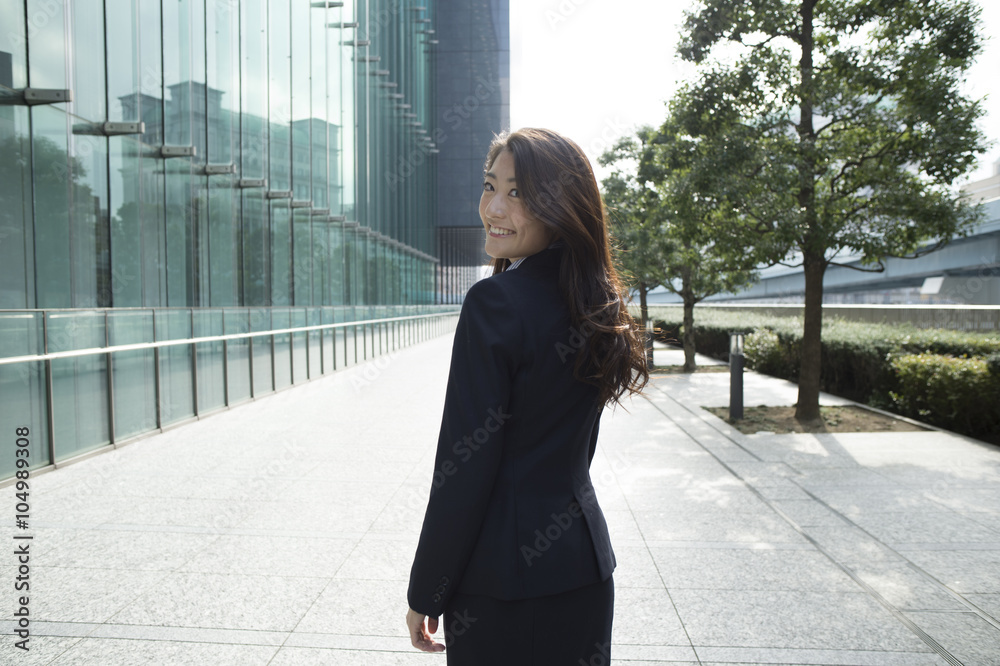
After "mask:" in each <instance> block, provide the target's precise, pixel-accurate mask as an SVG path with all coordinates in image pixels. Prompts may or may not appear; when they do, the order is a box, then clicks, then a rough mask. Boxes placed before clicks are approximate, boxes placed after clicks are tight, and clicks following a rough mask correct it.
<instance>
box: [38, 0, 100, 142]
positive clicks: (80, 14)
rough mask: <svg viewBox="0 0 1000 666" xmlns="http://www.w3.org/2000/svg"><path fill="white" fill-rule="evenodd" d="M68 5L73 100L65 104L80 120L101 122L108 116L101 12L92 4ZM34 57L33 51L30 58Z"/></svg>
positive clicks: (78, 3)
mask: <svg viewBox="0 0 1000 666" xmlns="http://www.w3.org/2000/svg"><path fill="white" fill-rule="evenodd" d="M67 4H68V5H69V8H70V12H71V17H70V18H71V20H72V38H71V39H70V44H72V48H73V55H72V58H71V66H72V70H71V72H70V76H71V77H72V81H71V85H70V88H72V90H73V101H72V102H71V103H70V104H69V105H68V106H69V109H70V112H71V113H72V114H74V115H75V116H76V117H77V119H79V120H86V121H90V122H104V120H106V119H107V117H108V113H107V108H106V103H107V90H106V89H105V81H104V12H102V11H100V8H99V7H98V8H97V11H95V7H94V6H93V3H86V2H77V3H72V4H70V3H67ZM46 46H48V45H46ZM35 57H36V56H35V51H34V50H32V53H31V58H32V60H34V59H35Z"/></svg>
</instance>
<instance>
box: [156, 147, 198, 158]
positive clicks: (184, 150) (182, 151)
mask: <svg viewBox="0 0 1000 666" xmlns="http://www.w3.org/2000/svg"><path fill="white" fill-rule="evenodd" d="M197 155H198V149H197V148H195V147H194V146H160V157H163V158H170V157H196V156H197Z"/></svg>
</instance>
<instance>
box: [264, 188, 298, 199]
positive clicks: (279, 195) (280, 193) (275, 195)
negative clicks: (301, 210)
mask: <svg viewBox="0 0 1000 666" xmlns="http://www.w3.org/2000/svg"><path fill="white" fill-rule="evenodd" d="M264 198H265V199H291V198H292V191H291V190H271V191H270V192H268V193H267V194H265V195H264Z"/></svg>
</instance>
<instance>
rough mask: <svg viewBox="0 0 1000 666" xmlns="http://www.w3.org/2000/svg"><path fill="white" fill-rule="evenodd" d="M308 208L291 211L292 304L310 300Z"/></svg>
mask: <svg viewBox="0 0 1000 666" xmlns="http://www.w3.org/2000/svg"><path fill="white" fill-rule="evenodd" d="M310 226H311V218H310V215H309V210H308V209H302V208H298V209H296V210H293V211H292V267H293V270H294V272H293V275H292V279H293V294H292V298H293V301H292V303H293V304H294V305H309V304H310V303H311V301H312V263H313V261H312V260H313V255H312V231H311V229H310Z"/></svg>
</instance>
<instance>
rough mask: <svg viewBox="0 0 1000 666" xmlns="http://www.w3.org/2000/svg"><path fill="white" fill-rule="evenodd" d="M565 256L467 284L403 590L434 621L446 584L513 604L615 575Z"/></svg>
mask: <svg viewBox="0 0 1000 666" xmlns="http://www.w3.org/2000/svg"><path fill="white" fill-rule="evenodd" d="M562 252H563V250H561V249H559V248H552V249H547V250H544V251H542V252H540V253H538V254H536V255H532V256H530V257H528V258H526V259H525V260H524V262H523V263H522V264H521V265H520V266H518V267H517V269H515V270H512V271H507V272H504V273H500V274H498V275H495V276H493V277H490V278H488V279H485V280H481V281H479V282H477V283H476V284H474V285H473V286H472V288H471V289H470V290H469V292H468V294H467V296H466V298H465V302H464V304H463V305H462V313H461V316H460V318H459V321H458V327H457V330H456V333H455V342H454V348H453V350H452V358H451V371H450V375H449V378H448V388H447V394H446V397H445V407H444V415H443V418H442V422H441V432H440V436H439V439H438V447H437V455H436V458H435V462H434V476H433V480H432V485H431V495H430V499H429V501H428V504H427V511H426V514H425V516H424V523H423V529H422V531H421V534H420V541H419V544H418V546H417V551H416V555H415V556H414V560H413V567H412V569H411V572H410V585H409V590H408V593H407V597H408V601H409V604H410V608H412V609H413V610H415V611H417V612H419V613H423V614H425V615H428V616H430V617H436V616H438V615H441V613H442V610H443V609H444V608H445V605H446V604H447V603H448V601H449V599H450V598H451V597H452V595H454V594H455V592H456V590H457V591H461V592H463V593H466V594H482V595H488V596H491V597H495V598H497V599H505V600H513V599H524V598H531V597H539V596H545V595H549V594H557V593H560V592H565V591H568V590H572V589H575V588H577V587H582V586H584V585H589V584H592V583H596V582H598V581H602V580H606V579H607V578H608V577H610V576H611V574H612V572H613V571H614V567H615V556H614V552H613V551H612V549H611V540H610V538H609V536H608V528H607V523H606V522H605V520H604V515H603V513H602V512H601V508H600V506H599V505H598V503H597V499H596V497H595V494H594V487H593V484H592V483H591V480H590V471H589V470H590V463H591V460H592V459H593V457H594V450H595V447H596V446H597V432H598V426H599V423H600V415H601V411H602V410H603V404H600V403H599V401H598V390H597V387H595V386H593V385H590V384H586V383H584V382H580V381H578V380H576V379H574V377H573V367H574V362H575V360H576V353H577V350H578V349H579V348H581V347H582V345H583V343H584V340H585V337H584V336H585V335H586V331H580V330H578V329H576V328H575V327H573V326H572V324H571V321H570V317H569V310H568V307H567V305H566V302H565V301H564V299H563V297H562V296H561V295H560V292H559V284H558V282H559V263H560V258H561V256H562Z"/></svg>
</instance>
